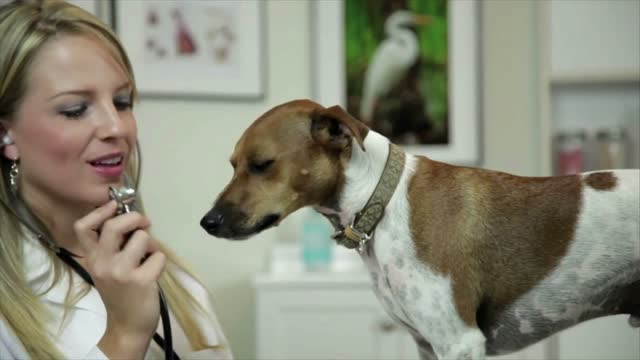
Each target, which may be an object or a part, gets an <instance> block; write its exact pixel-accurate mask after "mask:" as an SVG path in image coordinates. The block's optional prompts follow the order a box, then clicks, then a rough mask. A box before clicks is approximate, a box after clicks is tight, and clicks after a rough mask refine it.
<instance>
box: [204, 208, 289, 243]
mask: <svg viewBox="0 0 640 360" xmlns="http://www.w3.org/2000/svg"><path fill="white" fill-rule="evenodd" d="M246 220H247V215H246V214H245V213H243V212H241V211H237V210H235V208H234V207H232V206H228V205H224V204H216V205H215V206H214V207H213V208H212V209H211V210H209V212H207V214H206V215H205V216H203V217H202V219H201V220H200V226H201V227H202V228H203V229H204V230H205V231H206V232H207V233H208V234H209V235H212V236H215V237H221V238H226V239H236V240H242V239H246V238H248V237H249V236H251V235H254V234H257V233H259V232H261V231H263V230H266V229H268V228H270V227H272V226H274V225H275V224H276V223H277V222H278V220H280V215H278V214H268V215H266V216H264V217H263V218H262V219H260V221H258V223H257V224H255V225H252V226H250V227H247V226H246V225H244V224H246Z"/></svg>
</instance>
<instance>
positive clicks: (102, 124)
mask: <svg viewBox="0 0 640 360" xmlns="http://www.w3.org/2000/svg"><path fill="white" fill-rule="evenodd" d="M135 100H136V87H135V80H134V76H133V74H132V69H131V65H130V62H129V60H128V58H127V55H126V54H125V52H124V50H123V48H122V46H121V44H120V43H119V42H118V40H117V39H116V36H115V35H114V33H113V32H112V31H111V30H110V29H109V28H108V27H107V26H105V25H104V24H103V23H102V22H101V21H100V20H99V19H97V18H96V17H94V16H93V15H91V14H89V13H87V12H85V11H83V10H82V9H80V8H78V7H75V6H73V5H70V4H67V3H65V2H60V1H53V0H52V1H30V2H14V3H10V4H8V5H3V6H1V7H0V165H1V169H0V170H1V173H2V179H1V180H2V181H0V357H2V358H7V357H8V358H33V359H47V358H67V359H89V358H90V359H100V358H103V359H104V358H120V359H142V358H165V357H167V358H170V355H171V356H173V355H174V353H175V356H176V357H174V359H176V358H177V357H179V358H190V357H198V358H207V359H216V358H230V357H231V352H230V351H229V349H228V345H227V342H226V339H225V337H224V334H223V332H222V331H221V329H220V326H219V324H218V322H217V320H216V317H215V314H214V312H213V310H212V308H211V304H210V302H209V299H208V294H207V291H206V290H205V289H204V287H203V286H202V285H201V284H200V283H199V282H198V281H196V280H195V278H194V276H193V275H192V274H191V273H190V272H189V271H188V270H186V269H185V267H184V266H183V265H182V264H181V263H180V262H179V261H178V259H176V257H175V256H174V255H173V254H172V253H171V252H169V251H167V249H166V248H164V247H162V245H160V244H159V243H157V242H156V241H154V240H153V238H152V237H151V235H150V234H149V228H150V223H149V220H148V219H147V218H146V217H145V216H144V215H143V213H142V212H141V211H140V212H138V211H133V212H130V213H125V214H120V215H118V214H117V204H116V203H115V202H114V201H110V200H109V197H108V189H109V187H110V186H113V187H118V186H122V185H124V182H125V180H126V179H128V178H130V179H134V180H133V181H135V179H136V178H137V171H135V168H136V166H135V165H136V150H137V149H136V138H137V133H136V123H135V118H134V116H133V113H132V106H133V104H134V102H135ZM91 284H93V286H92V285H91ZM160 294H162V295H160ZM167 308H168V312H169V313H170V314H171V317H170V320H169V319H167V320H168V321H160V318H161V316H160V313H161V312H162V310H163V309H165V310H166V309H167ZM167 324H169V325H171V334H166V330H168V328H167V327H166V325H167ZM165 335H167V336H165ZM169 335H171V336H169ZM168 345H172V346H169V347H171V348H172V349H173V352H171V351H167V352H166V353H165V351H164V350H163V347H165V348H167V347H168Z"/></svg>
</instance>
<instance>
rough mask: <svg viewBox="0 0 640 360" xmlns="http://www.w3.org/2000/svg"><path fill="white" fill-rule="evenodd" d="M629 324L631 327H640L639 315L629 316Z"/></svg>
mask: <svg viewBox="0 0 640 360" xmlns="http://www.w3.org/2000/svg"><path fill="white" fill-rule="evenodd" d="M629 325H631V327H632V328H640V317H637V316H634V315H631V316H629Z"/></svg>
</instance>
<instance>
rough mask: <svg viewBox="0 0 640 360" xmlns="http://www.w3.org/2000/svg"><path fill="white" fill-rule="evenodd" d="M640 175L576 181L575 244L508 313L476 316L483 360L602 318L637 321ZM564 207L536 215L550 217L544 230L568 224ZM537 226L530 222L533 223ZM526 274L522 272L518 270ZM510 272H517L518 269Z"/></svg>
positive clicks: (488, 309) (488, 308)
mask: <svg viewBox="0 0 640 360" xmlns="http://www.w3.org/2000/svg"><path fill="white" fill-rule="evenodd" d="M639 174H640V171H638V170H616V171H611V172H593V173H586V174H582V175H580V176H578V177H577V179H578V180H579V185H580V186H579V192H580V195H579V201H578V203H577V210H578V212H577V221H576V223H575V227H574V228H573V229H566V230H567V231H571V232H572V233H573V236H572V237H571V239H570V241H569V242H568V243H567V247H566V249H564V250H563V251H564V254H563V256H561V257H559V258H558V262H557V265H556V266H555V267H553V269H552V271H551V272H550V273H548V274H546V276H545V277H544V278H542V279H541V281H539V282H537V283H536V284H535V286H534V287H532V288H531V289H530V290H529V291H527V292H526V293H524V294H522V295H521V296H519V297H518V298H517V299H516V300H515V301H514V302H513V303H511V304H510V305H508V306H507V307H503V308H499V307H492V303H491V302H488V303H486V304H483V306H482V307H481V308H480V311H479V314H478V315H479V325H480V327H481V328H482V329H483V332H484V333H485V336H486V337H487V350H488V353H491V352H492V350H493V349H500V350H501V351H504V350H509V347H510V346H512V347H513V346H516V347H517V348H519V347H523V346H526V345H529V344H531V343H533V342H536V341H539V340H541V339H543V338H545V337H547V336H549V335H551V334H552V333H555V332H557V331H560V330H562V329H565V328H568V327H570V326H573V325H575V324H577V323H579V322H582V321H585V320H588V319H591V318H595V317H599V316H606V315H611V314H619V313H626V314H632V316H638V315H640V300H639V299H640V224H639V222H640V195H639V194H640V192H639V184H640V177H639ZM560 179H562V178H560ZM567 179H571V177H565V178H564V180H565V181H566V180H567ZM558 181H562V180H558ZM571 189H574V187H573V186H567V187H566V188H565V189H564V190H565V191H569V192H570V191H572V190H571ZM523 200H524V199H523ZM566 206H567V204H562V203H558V204H557V205H556V206H555V208H553V207H551V208H547V209H538V210H539V211H547V212H548V213H550V214H552V215H550V217H551V219H552V222H551V223H548V224H546V227H552V228H553V227H554V226H555V225H554V224H553V217H554V216H559V218H557V219H558V220H560V221H565V220H566V218H565V217H566V216H567V214H566V213H565V214H563V212H565V211H568V212H571V210H569V209H566V208H565V207H566ZM572 206H575V205H570V206H569V207H570V208H571V207H572ZM534 211H537V210H534ZM553 214H555V215H553ZM532 215H533V214H532ZM537 219H540V217H539V216H532V219H531V221H537ZM569 224H570V223H569V222H567V225H569ZM543 227H544V226H543ZM540 230H541V229H538V231H540ZM542 234H545V235H549V234H546V232H545V231H542ZM505 240H506V239H505ZM552 246H553V245H552ZM531 255H533V256H536V255H537V254H530V256H531ZM523 258H524V257H516V259H520V260H522V259H523ZM513 265H514V266H516V265H517V264H513ZM523 267H524V269H526V268H527V266H526V265H523V264H520V269H523ZM512 269H513V270H514V271H515V272H519V268H518V267H513V268H512ZM524 269H523V270H524ZM499 305H502V304H499ZM514 335H516V336H514ZM514 340H515V341H514ZM514 350H515V349H514Z"/></svg>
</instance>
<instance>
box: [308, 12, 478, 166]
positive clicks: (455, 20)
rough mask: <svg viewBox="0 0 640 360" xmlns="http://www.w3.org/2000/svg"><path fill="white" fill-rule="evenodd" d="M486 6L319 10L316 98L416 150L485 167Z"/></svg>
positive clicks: (315, 28) (314, 30)
mask: <svg viewBox="0 0 640 360" xmlns="http://www.w3.org/2000/svg"><path fill="white" fill-rule="evenodd" d="M478 7H479V5H478V2H476V1H451V0H449V1H448V0H381V1H367V0H349V1H343V0H324V1H314V3H313V6H312V7H311V11H312V14H311V19H312V20H313V22H314V23H313V25H312V30H311V34H312V35H311V36H312V47H313V49H312V50H313V51H312V59H313V60H312V61H314V64H312V67H313V68H314V69H315V71H314V74H315V78H314V84H315V87H314V97H315V99H314V100H316V101H318V102H319V103H321V104H323V105H324V106H331V105H335V104H340V105H341V106H343V107H344V108H345V109H347V111H349V113H350V114H352V115H353V116H354V117H356V118H358V119H360V120H361V121H363V122H365V123H366V124H367V125H368V126H369V127H370V128H371V129H372V130H374V131H376V132H379V133H381V134H383V135H384V136H386V137H388V138H389V139H390V140H391V141H392V142H394V143H396V144H398V145H402V146H403V147H404V148H405V149H406V150H407V151H409V152H412V153H414V154H418V155H425V156H428V157H429V158H431V159H433V160H438V161H444V162H449V163H455V164H461V165H476V164H478V163H479V162H480V145H481V144H480V141H481V139H480V116H481V113H480V96H479V93H480V89H479V86H480V81H479V78H480V76H479V75H480V55H479V52H480V46H479V41H480V38H479V9H478Z"/></svg>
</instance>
